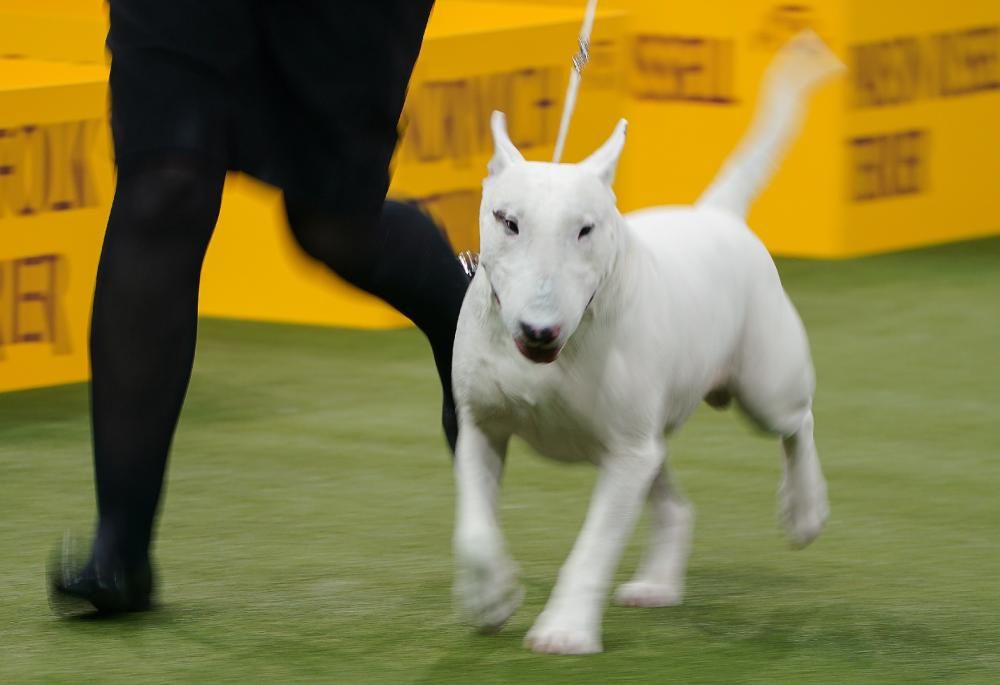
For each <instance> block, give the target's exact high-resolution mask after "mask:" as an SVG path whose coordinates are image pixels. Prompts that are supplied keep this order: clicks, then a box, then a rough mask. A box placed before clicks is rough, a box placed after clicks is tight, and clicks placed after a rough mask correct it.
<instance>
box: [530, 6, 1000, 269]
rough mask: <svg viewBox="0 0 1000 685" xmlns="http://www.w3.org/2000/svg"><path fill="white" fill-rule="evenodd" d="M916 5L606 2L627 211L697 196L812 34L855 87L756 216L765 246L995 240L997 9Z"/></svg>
mask: <svg viewBox="0 0 1000 685" xmlns="http://www.w3.org/2000/svg"><path fill="white" fill-rule="evenodd" d="M527 1H528V2H532V3H537V2H544V3H545V4H547V5H553V6H560V7H572V8H575V11H576V12H577V14H578V15H579V16H582V13H583V7H584V5H585V2H583V0H527ZM918 5H919V6H918ZM918 5H915V4H914V3H912V2H906V1H904V0H879V1H878V2H870V1H863V0H815V1H812V2H801V3H781V2H776V1H774V0H742V1H741V2H733V1H732V0H704V1H702V2H687V3H668V2H662V0H601V6H602V7H612V8H619V9H623V10H627V11H628V12H629V19H630V21H629V27H628V29H627V38H626V40H625V42H624V45H623V46H622V55H623V60H622V67H623V72H622V76H623V83H624V84H625V93H626V95H627V96H628V98H627V102H626V105H625V109H624V115H625V116H627V117H628V118H629V123H630V126H629V141H628V143H627V144H626V147H625V152H624V155H623V158H622V167H621V172H620V174H619V180H618V184H617V187H618V190H619V200H620V203H621V205H622V207H623V208H624V209H637V208H641V207H646V206H649V205H655V204H664V203H687V202H691V201H693V200H694V199H695V198H697V197H698V196H699V194H700V193H701V191H702V190H703V189H704V188H705V186H706V184H707V183H708V182H709V181H710V180H711V179H712V177H713V176H714V175H715V173H716V171H717V169H718V167H719V165H720V164H721V163H722V161H723V160H724V159H725V157H726V156H727V155H728V154H729V152H730V151H731V150H732V148H733V146H734V145H735V143H736V142H737V141H738V140H739V137H740V135H742V132H743V131H744V129H745V127H746V125H747V124H748V123H749V119H750V116H751V114H752V111H753V107H754V105H755V103H756V91H757V87H758V84H759V81H760V78H761V76H762V73H763V70H764V69H765V67H766V65H767V63H768V60H769V59H770V57H771V56H772V55H773V54H774V52H775V51H776V50H777V49H778V47H779V46H780V45H781V44H782V43H784V41H786V40H787V39H788V38H789V37H790V36H791V35H793V34H794V33H796V32H797V31H799V30H801V29H803V28H806V27H811V28H813V29H815V30H816V31H817V32H818V33H819V34H820V35H821V36H822V37H823V38H824V39H825V40H826V41H827V42H828V43H829V44H830V45H831V47H832V48H833V49H834V51H835V52H836V53H837V54H838V55H840V56H841V57H842V59H843V60H844V61H845V63H846V64H847V65H848V67H849V74H848V76H847V77H845V78H843V79H841V81H840V82H838V83H834V84H832V85H828V86H826V87H824V88H823V89H822V90H821V91H820V92H819V93H818V94H817V96H816V97H815V98H814V99H813V101H812V104H811V106H810V109H809V113H808V117H807V121H806V123H805V126H804V129H803V131H802V135H801V136H800V137H799V139H798V140H797V141H796V143H795V144H794V145H793V146H792V149H791V150H790V151H789V154H788V156H787V158H786V159H785V161H784V163H783V165H782V166H781V168H780V170H779V173H778V174H777V176H776V177H775V179H774V181H773V182H772V183H771V184H770V185H769V186H768V188H767V189H766V191H765V193H764V195H763V196H762V197H761V199H760V201H759V202H758V203H757V204H756V205H755V207H754V209H753V211H752V213H751V216H750V221H751V225H752V226H753V227H754V229H755V230H756V231H757V232H758V233H759V234H760V235H761V237H762V238H763V239H764V241H765V243H767V245H768V247H769V248H770V249H771V250H772V251H773V252H776V253H779V254H788V255H801V256H813V257H846V256H852V255H860V254H869V253H872V252H880V251H886V250H893V249H901V248H907V247H914V246H919V245H926V244H931V243H938V242H944V241H950V240H958V239H964V238H970V237H975V236H982V235H986V234H992V233H1000V194H997V193H996V192H995V191H994V186H995V185H996V181H995V179H996V178H998V175H1000V127H997V126H996V122H997V121H1000V3H998V2H997V1H996V0H962V1H961V2H952V3H919V4H918ZM598 36H599V32H595V39H596V38H598ZM588 76H589V75H588V74H585V76H584V82H586V79H587V78H588Z"/></svg>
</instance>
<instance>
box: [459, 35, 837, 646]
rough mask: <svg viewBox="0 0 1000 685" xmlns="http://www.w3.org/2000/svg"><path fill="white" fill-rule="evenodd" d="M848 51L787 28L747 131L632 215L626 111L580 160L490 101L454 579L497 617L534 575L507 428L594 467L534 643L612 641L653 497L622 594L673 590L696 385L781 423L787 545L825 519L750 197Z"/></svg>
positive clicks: (470, 306) (492, 625)
mask: <svg viewBox="0 0 1000 685" xmlns="http://www.w3.org/2000/svg"><path fill="white" fill-rule="evenodd" d="M840 68H841V66H840V63H839V62H838V61H837V60H836V58H835V57H834V56H833V54H832V53H831V52H830V51H829V50H828V49H827V48H826V46H825V45H824V44H823V43H822V42H821V41H820V40H819V39H818V38H817V37H816V36H815V35H814V34H803V35H800V36H798V37H797V38H795V39H793V40H792V41H791V42H790V43H789V45H788V46H786V47H785V48H784V49H783V51H782V52H781V53H780V54H779V56H778V58H777V59H776V60H775V63H774V64H773V65H772V66H771V68H770V69H769V72H768V75H767V77H766V80H765V83H764V88H763V91H762V92H763V94H764V95H763V98H762V104H761V106H760V110H759V111H758V113H757V116H756V119H755V123H754V125H753V126H752V128H751V130H750V132H749V134H748V135H747V137H746V139H745V140H744V142H743V143H742V145H741V147H740V148H739V149H738V150H737V151H736V153H735V154H734V155H733V156H732V157H731V159H730V160H729V161H728V162H727V163H726V165H725V166H724V168H723V170H722V172H721V173H720V175H719V177H718V178H717V180H716V181H715V182H714V184H713V185H712V186H711V187H710V188H709V189H708V191H706V193H705V195H704V196H703V197H702V198H701V200H700V201H699V202H698V204H697V205H695V206H694V207H674V208H670V207H658V208H652V209H645V210H642V211H639V212H636V213H633V214H629V215H627V216H624V217H623V216H622V215H621V214H620V213H619V212H618V210H617V209H616V207H615V196H614V194H613V192H612V189H611V186H612V180H613V177H614V173H615V167H616V164H617V161H618V157H619V154H620V153H621V151H622V146H623V145H624V143H625V121H624V120H622V121H621V122H620V123H619V124H618V126H617V128H616V129H615V131H614V133H613V134H612V136H611V138H610V139H609V140H608V141H607V142H606V143H605V144H604V145H603V146H602V147H601V148H600V149H598V150H597V151H596V152H595V153H594V154H593V155H591V156H590V157H589V158H588V159H586V160H585V161H583V162H581V163H579V164H548V163H540V162H526V161H525V159H524V157H522V156H521V154H520V153H519V152H518V151H517V149H516V148H515V147H514V145H513V144H512V143H511V141H510V138H509V137H508V135H507V132H506V124H505V119H504V116H503V115H502V114H500V113H498V112H495V113H494V114H493V118H492V130H493V138H494V145H495V153H494V156H493V159H492V160H491V161H490V164H489V176H488V178H487V179H486V180H485V181H484V183H483V200H482V207H481V210H480V217H479V222H480V232H481V233H480V236H481V249H482V253H481V256H480V264H479V269H478V271H477V272H476V275H475V277H474V279H473V281H472V284H471V285H470V289H469V292H468V295H467V296H466V298H465V304H464V306H463V308H462V313H461V317H460V319H459V323H458V333H457V337H456V341H455V357H454V387H455V397H456V399H457V404H458V411H459V422H460V426H461V430H460V432H459V436H458V447H457V453H456V457H455V476H456V482H457V491H458V492H457V511H456V514H457V521H456V531H455V538H454V545H455V555H456V561H457V579H456V584H455V594H456V601H457V603H458V606H459V608H460V611H461V613H462V614H463V617H464V619H466V620H467V621H469V622H471V623H472V624H474V625H475V626H477V627H478V628H479V629H481V630H483V631H493V630H497V629H499V628H500V627H501V626H502V625H503V624H504V623H505V622H506V621H507V619H508V618H509V617H510V616H511V614H512V613H513V612H514V611H515V609H516V608H517V607H518V605H519V604H520V601H521V598H522V595H523V590H522V589H521V586H520V583H519V581H518V571H517V567H516V565H515V564H514V563H513V561H512V560H511V559H510V557H509V555H508V553H507V551H506V545H505V542H504V538H503V534H502V532H501V530H500V525H499V521H498V503H497V500H498V495H499V487H500V479H501V473H502V470H503V464H504V457H505V453H506V450H507V444H508V441H509V439H510V437H511V436H512V435H518V436H520V437H521V438H523V439H524V440H525V441H526V442H527V443H528V444H529V445H531V446H532V447H534V448H535V449H536V450H537V451H538V452H539V453H540V454H542V455H544V456H546V457H549V458H552V459H556V460H559V461H567V462H569V461H573V462H575V461H590V462H592V463H594V464H596V465H597V467H598V468H599V470H600V472H599V476H598V480H597V485H596V488H595V490H594V493H593V496H592V499H591V503H590V508H589V511H588V513H587V517H586V522H585V523H584V526H583V530H582V531H581V533H580V535H579V538H578V539H577V541H576V544H575V545H574V547H573V551H572V553H571V554H570V556H569V558H568V559H567V560H566V562H565V564H564V565H563V567H562V570H561V571H560V573H559V579H558V582H557V583H556V586H555V589H554V590H553V592H552V594H551V596H550V598H549V600H548V603H547V605H546V607H545V610H544V611H543V612H542V614H541V615H540V616H539V617H538V618H537V620H536V621H535V623H534V626H533V627H532V628H531V630H530V632H529V633H528V635H527V638H526V640H525V642H526V645H527V646H528V647H530V648H531V649H533V650H535V651H537V652H548V653H553V654H586V653H592V652H599V651H601V618H602V614H603V611H604V605H605V603H606V597H607V594H608V589H609V584H610V583H611V580H612V576H613V574H614V571H615V568H616V566H617V565H618V562H619V558H620V556H621V553H622V549H623V547H624V545H625V542H626V540H627V538H628V537H629V535H630V533H631V531H632V528H633V525H634V522H635V520H636V517H637V515H638V513H639V511H640V507H641V506H642V502H643V500H644V498H647V499H648V501H649V505H650V508H651V511H652V537H651V540H650V542H649V548H648V550H647V551H646V554H645V557H644V559H643V561H642V563H641V565H640V567H639V570H638V572H637V573H636V574H635V577H634V578H633V580H632V581H631V582H628V583H626V584H624V585H623V586H621V587H620V588H619V589H618V592H617V595H616V598H617V601H618V602H619V603H621V604H623V605H627V606H637V607H659V606H670V605H675V604H678V603H679V602H680V601H681V596H682V592H683V586H684V573H685V566H686V563H687V558H688V550H689V547H690V541H691V534H692V527H693V522H694V514H693V511H692V509H691V506H690V505H689V504H688V503H687V501H686V500H685V499H684V498H683V497H682V496H681V494H680V493H679V492H678V489H677V487H676V485H675V484H674V483H673V482H672V480H671V478H670V477H669V476H668V473H667V471H666V469H665V463H664V449H665V439H664V436H665V435H668V434H669V433H670V432H671V431H672V430H674V429H676V428H678V427H679V426H680V425H681V424H682V423H683V422H684V420H685V419H686V418H687V417H688V416H689V415H690V414H691V412H692V411H694V409H695V408H696V407H697V406H698V404H699V403H700V402H701V401H702V400H708V401H709V403H710V404H712V405H713V406H724V405H725V404H727V403H728V401H729V399H730V398H735V400H736V401H737V402H738V403H739V405H740V406H741V407H742V408H743V409H744V410H745V412H746V413H747V414H748V415H749V416H750V417H752V419H753V420H754V421H755V422H756V423H758V424H759V425H760V426H762V427H763V428H765V429H766V430H768V431H770V432H771V433H774V434H776V435H778V436H780V438H781V445H782V448H783V451H784V478H783V481H782V483H781V488H780V495H779V498H780V518H781V521H782V522H783V523H784V526H785V527H786V529H787V532H788V534H789V536H790V538H791V541H792V543H793V544H794V545H795V546H798V547H801V546H805V545H807V544H809V543H810V542H811V541H812V540H813V539H814V538H815V537H816V536H817V535H818V534H819V532H820V529H821V528H822V526H823V523H824V521H825V519H826V518H827V511H828V510H827V497H826V484H825V482H824V479H823V474H822V471H821V469H820V464H819V461H818V458H817V455H816V446H815V444H814V443H813V415H812V410H811V406H812V396H813V389H814V376H813V367H812V362H811V359H810V354H809V346H808V342H807V340H806V333H805V330H804V328H803V326H802V322H801V321H800V319H799V317H798V315H797V313H796V311H795V308H794V307H793V306H792V304H791V302H790V301H789V299H788V296H787V295H786V294H785V291H784V290H783V288H782V286H781V281H780V280H779V278H778V273H777V271H776V269H775V266H774V262H773V261H772V260H771V257H770V256H769V254H768V252H767V250H766V249H765V247H764V245H763V244H762V243H761V242H760V240H758V239H757V237H756V236H755V235H754V234H753V232H752V231H751V230H750V229H749V228H748V227H747V225H746V223H745V220H744V217H745V214H746V212H747V209H748V207H749V205H750V202H751V200H752V199H753V198H754V197H755V196H756V195H757V193H758V192H759V191H760V189H761V188H762V187H763V185H764V183H765V182H766V181H767V180H768V178H769V177H770V175H771V172H772V170H773V167H774V166H775V164H776V162H777V159H778V158H779V157H780V154H781V152H782V151H783V149H784V148H785V147H786V145H787V144H788V142H789V140H790V138H791V137H792V135H793V134H794V132H795V129H796V128H797V125H798V120H799V118H800V112H801V109H802V106H803V102H804V101H805V99H806V95H807V94H808V92H809V91H810V90H812V88H813V87H814V86H816V85H817V84H818V83H819V82H821V81H822V80H824V79H826V78H827V77H829V76H830V75H832V74H833V73H835V72H837V71H838V70H839V69H840Z"/></svg>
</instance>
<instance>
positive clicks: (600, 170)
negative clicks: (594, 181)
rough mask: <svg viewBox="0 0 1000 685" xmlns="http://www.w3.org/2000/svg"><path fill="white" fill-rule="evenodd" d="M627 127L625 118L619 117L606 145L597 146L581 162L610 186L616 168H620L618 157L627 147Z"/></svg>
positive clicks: (613, 179)
mask: <svg viewBox="0 0 1000 685" xmlns="http://www.w3.org/2000/svg"><path fill="white" fill-rule="evenodd" d="M627 128H628V122H627V121H625V120H624V119H619V120H618V125H617V126H615V130H614V132H613V133H612V134H611V137H610V138H608V139H607V140H606V141H605V142H604V145H602V146H601V147H599V148H597V150H596V151H595V152H594V153H593V154H592V155H590V157H587V159H585V160H583V161H582V162H580V165H581V166H583V167H586V168H587V169H588V170H590V171H591V172H592V173H594V174H597V176H598V177H599V178H600V179H601V180H602V181H604V182H605V183H607V184H608V185H609V186H610V185H611V184H612V183H614V181H615V169H617V168H618V158H619V157H620V156H621V154H622V148H623V147H625V130H626V129H627Z"/></svg>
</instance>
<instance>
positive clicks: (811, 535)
mask: <svg viewBox="0 0 1000 685" xmlns="http://www.w3.org/2000/svg"><path fill="white" fill-rule="evenodd" d="M778 500H779V503H780V505H779V510H778V511H779V513H778V518H779V519H780V521H781V525H782V527H783V528H784V529H785V534H786V535H787V536H788V540H789V542H790V543H791V545H792V547H794V548H795V549H802V548H803V547H807V546H808V545H809V543H811V542H812V541H813V540H815V539H816V538H817V537H819V534H820V533H821V532H822V531H823V526H824V524H826V520H827V519H828V518H829V517H830V506H829V504H828V503H827V498H826V489H825V488H822V487H817V488H815V490H814V492H808V493H807V492H803V491H802V490H800V489H795V488H791V487H789V486H788V484H787V481H785V482H783V483H782V485H781V490H780V492H779V494H778Z"/></svg>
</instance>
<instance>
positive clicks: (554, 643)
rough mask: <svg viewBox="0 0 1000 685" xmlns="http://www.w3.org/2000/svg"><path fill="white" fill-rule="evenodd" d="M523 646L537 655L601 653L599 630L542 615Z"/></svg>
mask: <svg viewBox="0 0 1000 685" xmlns="http://www.w3.org/2000/svg"><path fill="white" fill-rule="evenodd" d="M524 646H525V647H527V648H528V649H530V650H531V651H533V652H537V653H539V654H562V655H579V654H597V653H599V652H601V651H603V648H602V646H601V635H600V631H599V629H595V628H588V627H586V626H584V625H582V624H581V623H580V622H578V621H566V620H561V619H558V618H550V617H549V615H548V614H546V613H542V615H541V616H539V617H538V619H536V620H535V625H534V626H532V628H531V630H529V631H528V634H527V636H525V638H524Z"/></svg>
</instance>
